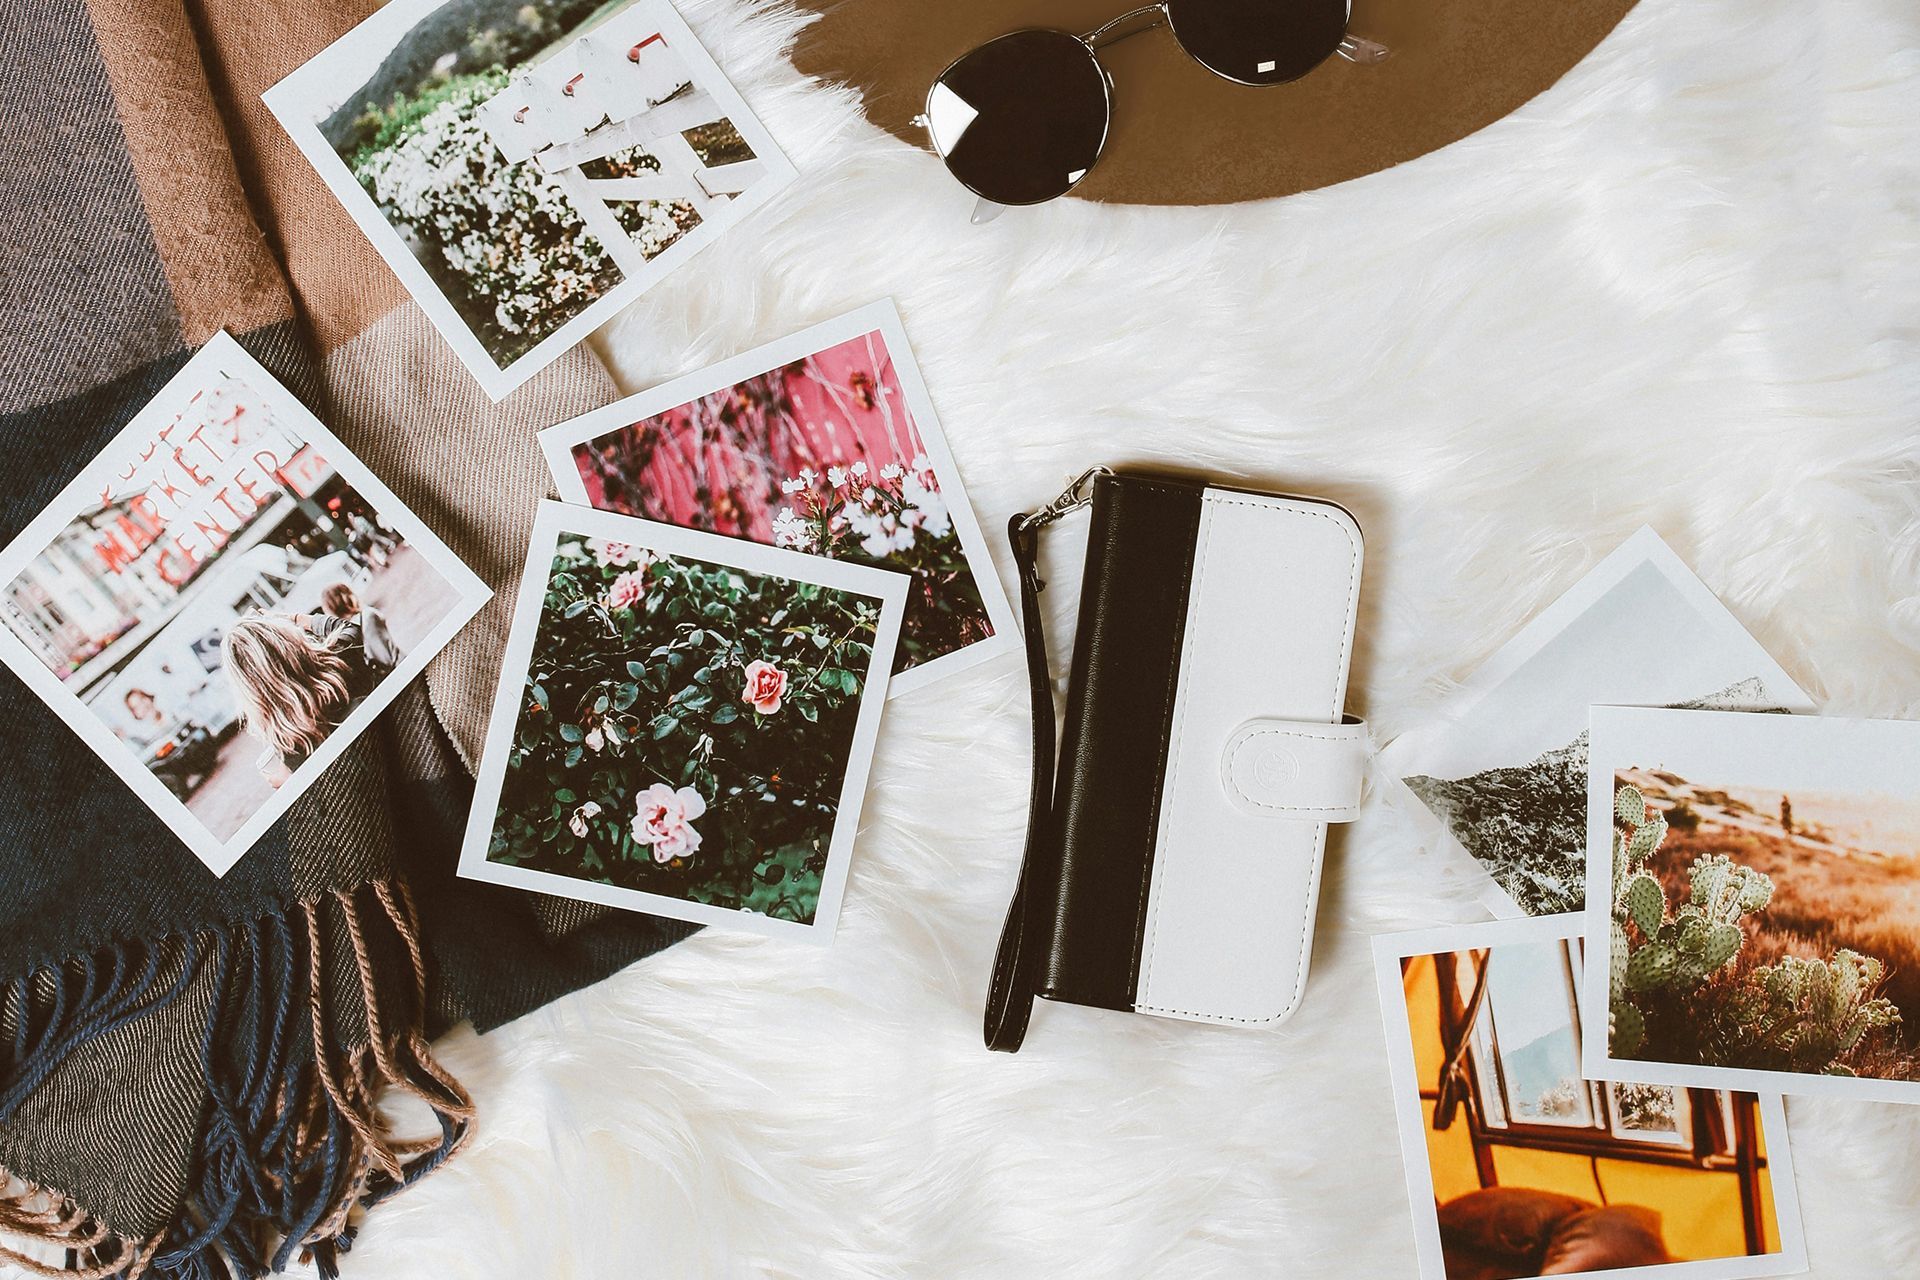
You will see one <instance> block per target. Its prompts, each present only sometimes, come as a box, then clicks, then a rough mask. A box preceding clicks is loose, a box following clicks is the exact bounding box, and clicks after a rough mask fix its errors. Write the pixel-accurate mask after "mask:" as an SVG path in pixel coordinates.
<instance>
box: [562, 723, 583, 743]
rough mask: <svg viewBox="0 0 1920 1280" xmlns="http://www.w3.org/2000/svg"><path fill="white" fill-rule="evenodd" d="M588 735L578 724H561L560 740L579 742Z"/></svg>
mask: <svg viewBox="0 0 1920 1280" xmlns="http://www.w3.org/2000/svg"><path fill="white" fill-rule="evenodd" d="M586 736H587V731H586V730H585V729H582V728H581V727H580V726H579V725H577V724H563V725H561V726H560V740H561V741H562V742H578V741H580V740H581V739H582V738H584V737H586Z"/></svg>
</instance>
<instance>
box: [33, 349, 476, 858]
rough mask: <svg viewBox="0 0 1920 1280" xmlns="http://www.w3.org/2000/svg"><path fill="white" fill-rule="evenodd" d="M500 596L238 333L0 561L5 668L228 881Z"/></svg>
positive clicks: (186, 372) (167, 394)
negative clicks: (322, 775)
mask: <svg viewBox="0 0 1920 1280" xmlns="http://www.w3.org/2000/svg"><path fill="white" fill-rule="evenodd" d="M490 594H491V593H490V592H489V591H488V590H487V588H486V585H485V584H484V583H482V582H481V581H480V580H479V578H477V577H475V576H474V574H473V573H472V572H471V571H470V570H468V569H467V567H466V566H465V565H463V564H461V563H460V562H459V560H458V559H456V558H455V557H454V555H453V553H452V552H451V551H450V550H448V549H447V547H446V545H445V544H443V543H442V542H440V541H439V539H437V538H435V537H434V535H433V534H432V532H431V531H430V530H428V529H427V528H426V526H425V525H423V524H422V523H421V522H420V521H419V520H418V519H417V518H415V517H414V515H413V514H412V512H410V511H408V510H407V509H406V508H405V507H404V506H402V505H401V503H400V500H399V499H398V498H397V497H395V496H394V495H393V493H392V492H390V491H389V490H388V489H387V488H386V487H385V486H384V485H382V484H381V483H380V481H379V480H378V479H376V478H375V477H374V476H373V475H372V473H370V472H369V471H368V470H367V468H366V467H365V466H364V465H363V464H362V463H361V462H360V461H359V460H358V459H357V458H355V457H354V456H353V454H352V453H350V452H348V450H347V448H346V446H345V445H344V444H342V443H341V442H340V441H339V440H338V439H337V438H335V437H334V436H333V434H332V433H331V432H329V431H328V430H327V429H326V428H325V427H324V426H322V425H321V424H320V422H319V421H318V420H317V419H315V418H314V416H313V415H312V414H311V413H309V412H308V411H307V410H306V408H305V407H304V406H303V405H302V404H301V403H300V402H299V401H298V400H296V399H295V398H294V397H293V396H292V395H291V394H289V393H288V392H287V390H286V389H285V388H284V387H282V386H281V385H280V384H279V383H278V382H277V381H276V380H275V379H274V377H273V375H272V374H271V373H269V372H268V371H267V370H266V369H264V368H262V367H261V365H260V364H259V363H258V362H257V361H256V360H254V359H253V358H252V357H251V356H249V355H248V354H247V353H246V351H245V350H243V349H242V348H241V346H240V344H239V343H237V342H235V341H234V340H233V339H232V338H230V337H228V336H227V335H226V334H224V333H221V334H216V335H215V336H214V338H213V340H212V341H210V342H209V343H208V344H207V345H206V346H205V347H204V348H202V349H201V351H200V352H199V354H197V355H196V356H194V357H193V359H191V360H189V361H188V362H187V364H186V365H185V367H184V368H182V369H181V371H180V372H179V373H178V374H177V375H175V376H174V378H173V379H172V380H171V381H170V382H169V383H168V384H167V385H166V386H165V387H164V388H162V390H161V391H160V393H159V394H158V395H157V396H155V397H154V399H153V400H152V401H151V402H149V403H148V404H147V406H146V407H145V408H144V409H142V410H141V412H140V413H139V414H137V415H135V417H134V418H133V420H132V421H131V422H129V423H128V424H127V426H126V427H125V428H124V429H123V430H122V431H121V432H120V433H119V434H118V435H117V436H116V437H115V438H114V440H113V441H112V443H111V444H109V445H108V446H107V447H106V448H105V449H104V450H102V451H101V452H100V454H99V455H98V456H96V457H95V458H94V459H93V460H92V462H90V463H89V464H88V465H87V467H86V468H85V469H84V470H83V471H82V472H81V473H80V474H79V476H77V477H76V478H75V479H74V480H73V482H72V483H71V484H69V485H68V486H67V487H66V489H65V490H64V491H62V492H61V494H60V495H59V496H58V497H57V498H55V499H54V500H53V502H52V503H51V504H49V505H48V507H47V508H46V509H45V510H44V511H43V512H42V513H41V514H40V515H39V516H38V517H37V518H36V519H35V520H34V521H33V523H31V524H30V525H28V526H27V528H26V529H25V530H23V531H22V532H21V533H20V535H19V536H18V537H17V538H15V539H14V540H13V542H11V543H10V544H9V545H8V546H7V548H6V550H5V551H4V552H0V618H3V619H4V622H5V624H6V625H5V626H0V660H4V661H5V662H6V664H7V665H8V666H9V667H11V668H13V670H14V671H15V672H17V673H18V674H19V675H20V677H21V678H22V679H23V680H25V681H26V682H27V684H28V685H29V686H31V687H32V688H33V689H34V691H35V692H36V693H38V694H39V695H40V697H41V698H42V699H43V700H44V701H45V702H46V703H47V704H48V705H49V706H50V707H52V708H53V709H54V710H55V711H56V712H57V713H59V715H60V716H61V718H62V719H64V720H65V721H66V722H67V723H68V724H69V725H70V726H71V727H72V728H73V729H74V731H75V732H77V733H78V734H80V736H81V737H82V738H83V739H84V740H85V741H86V742H88V743H89V744H90V745H91V746H92V747H93V749H94V750H95V751H96V752H98V753H99V755H100V757H101V758H102V759H103V760H105V761H106V762H107V764H108V765H110V766H111V767H112V768H113V770H114V772H115V773H117V774H118V775H119V776H120V777H121V778H122V779H123V780H124V781H125V782H126V783H127V785H128V786H130V787H132V788H133V790H134V791H135V792H136V793H137V794H139V795H140V797H141V798H142V799H143V800H145V801H146V802H147V804H148V805H149V806H151V807H152V808H153V810H154V811H155V812H156V813H158V814H159V815H160V817H161V818H162V819H164V820H165V821H166V823H167V825H168V826H169V827H170V828H171V829H172V830H173V832H174V833H175V834H176V835H178V836H179V837H180V839H181V840H182V841H183V842H184V843H186V845H187V846H188V847H189V848H191V849H192V850H193V851H194V853H195V854H197V855H198V856H199V857H200V859H201V860H202V861H203V862H205V863H206V864H207V866H208V867H210V868H211V869H212V870H213V871H214V872H215V873H216V874H225V872H226V871H227V870H228V868H230V867H231V866H233V864H234V863H235V862H237V861H238V860H239V858H240V856H241V855H242V854H244V853H245V852H246V851H247V849H248V848H249V847H250V846H251V845H252V844H253V843H254V842H255V841H256V840H258V839H259V838H260V837H261V836H262V835H263V834H264V833H265V832H266V831H267V829H268V828H269V827H270V826H272V824H273V823H274V821H275V820H277V819H278V818H279V816H280V815H281V814H282V813H284V812H286V809H287V807H288V806H289V805H290V804H292V803H293V801H294V799H295V798H296V797H298V796H299V795H300V793H301V792H303V791H304V790H306V788H307V787H309V786H310V785H312V783H313V781H314V779H315V778H317V777H319V775H320V773H321V772H322V771H324V770H325V769H326V767H327V765H328V764H329V763H331V762H332V761H333V759H334V758H335V757H337V756H338V755H339V754H340V752H341V751H342V750H344V749H345V747H346V745H347V743H349V742H350V741H352V739H353V738H354V737H355V736H356V735H357V734H358V733H360V731H361V730H363V729H364V728H366V726H367V725H368V724H370V723H371V722H372V719H373V717H374V716H375V715H376V714H378V712H379V711H380V710H381V709H383V708H384V707H385V706H386V705H387V704H388V703H389V702H391V701H392V700H393V698H394V697H395V695H397V694H398V693H399V692H400V690H401V689H402V688H404V687H405V686H406V684H407V683H408V682H409V681H411V680H412V679H413V678H414V677H415V676H417V675H419V674H420V672H421V671H422V670H423V669H424V668H425V667H426V664H427V662H428V660H429V659H431V658H432V657H433V656H434V654H436V653H438V652H439V651H440V650H441V649H442V648H444V647H445V646H446V644H447V642H448V641H449V640H451V639H452V638H453V636H454V634H455V633H456V632H457V631H459V629H460V628H461V627H462V626H463V625H464V624H465V623H466V621H467V620H468V619H469V618H471V617H472V616H473V615H474V613H475V612H476V611H477V610H478V609H479V608H480V606H481V605H482V604H484V603H485V602H486V601H487V599H488V597H489V596H490Z"/></svg>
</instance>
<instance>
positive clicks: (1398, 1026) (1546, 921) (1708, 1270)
mask: <svg viewBox="0 0 1920 1280" xmlns="http://www.w3.org/2000/svg"><path fill="white" fill-rule="evenodd" d="M1580 925H1581V918H1580V916H1579V914H1578V913H1572V912H1570V913H1567V914H1563V915H1552V916H1522V917H1519V918H1518V919H1512V920H1491V921H1485V922H1482V923H1479V924H1464V925H1449V926H1445V927H1442V928H1436V929H1420V930H1416V931H1413V932H1409V933H1388V934H1376V935H1375V936H1374V939H1373V963H1374V978H1375V981H1376V983H1377V984H1378V986H1379V990H1380V1016H1381V1019H1382V1021H1383V1022H1384V1023H1385V1026H1386V1035H1387V1073H1388V1076H1389V1078H1390V1079H1391V1081H1392V1088H1393V1111H1394V1119H1395V1121H1396V1124H1397V1127H1398V1129H1399V1132H1400V1163H1401V1165H1402V1167H1403V1168H1404V1171H1405V1173H1406V1183H1407V1197H1408V1200H1409V1201H1410V1202H1411V1204H1412V1208H1413V1238H1414V1251H1415V1253H1416V1255H1417V1256H1418V1258H1419V1264H1420V1278H1421V1280H1447V1270H1446V1262H1445V1257H1444V1255H1443V1253H1442V1251H1441V1247H1440V1219H1439V1217H1438V1215H1437V1214H1436V1213H1435V1212H1434V1210H1433V1209H1432V1207H1431V1206H1432V1205H1433V1203H1434V1192H1433V1169H1432V1166H1431V1165H1430V1164H1429V1163H1428V1158H1427V1140H1426V1127H1425V1125H1426V1120H1425V1117H1424V1115H1423V1114H1422V1112H1421V1109H1420V1080H1419V1073H1418V1071H1417V1070H1416V1069H1415V1067H1414V1061H1413V1026H1412V1023H1411V1021H1410V1020H1409V1018H1408V1016H1407V1002H1406V994H1405V987H1404V985H1403V981H1402V978H1401V973H1400V962H1401V961H1402V960H1403V959H1405V958H1407V957H1410V956H1425V955H1436V954H1438V953H1440V952H1444V951H1463V950H1471V949H1475V948H1480V947H1497V946H1508V945H1512V944H1514V943H1528V942H1555V941H1561V940H1565V939H1576V938H1579V937H1580ZM1597 967H1598V966H1595V965H1591V964H1590V965H1587V966H1586V968H1587V969H1588V970H1593V969H1595V968H1597ZM1581 1040H1582V1042H1583V1043H1584V1042H1585V1041H1586V1031H1585V1028H1584V1026H1583V1027H1582V1029H1581ZM1583 1073H1585V1074H1587V1075H1588V1076H1589V1078H1592V1079H1599V1078H1600V1077H1597V1076H1593V1075H1592V1074H1591V1073H1590V1072H1585V1069H1584V1067H1583ZM1634 1079H1635V1080H1636V1081H1638V1080H1639V1077H1634ZM1644 1083H1649V1084H1653V1083H1661V1082H1659V1081H1645V1082H1644ZM1713 1087H1715V1088H1723V1089H1724V1088H1741V1089H1748V1091H1750V1092H1752V1091H1753V1090H1751V1089H1750V1088H1748V1087H1747V1086H1737V1085H1725V1084H1716V1085H1714V1086H1713ZM1758 1092H1759V1102H1760V1123H1761V1126H1762V1132H1763V1134H1764V1135H1765V1138H1766V1144H1767V1171H1768V1175H1769V1177H1770V1179H1771V1181H1772V1184H1773V1208H1774V1220H1775V1225H1776V1226H1777V1227H1778V1229H1779V1232H1780V1248H1779V1249H1778V1250H1776V1251H1775V1252H1773V1253H1761V1254H1746V1255H1743V1256H1740V1257H1731V1258H1701V1259H1697V1260H1695V1261H1692V1262H1665V1263H1655V1264H1652V1265H1648V1266H1640V1267H1609V1268H1607V1269H1605V1270H1602V1271H1580V1272H1574V1273H1570V1274H1574V1275H1580V1276H1588V1277H1603V1276H1604V1277H1618V1278H1619V1280H1756V1278H1758V1277H1764V1276H1787V1275H1795V1274H1797V1273H1799V1272H1802V1271H1805V1270H1806V1269H1807V1241H1806V1235H1805V1232H1804V1230H1803V1228H1802V1224H1801V1221H1800V1190H1799V1186H1798V1183H1797V1182H1796V1181H1795V1178H1794V1171H1793V1154H1792V1151H1791V1148H1790V1145H1789V1141H1788V1136H1787V1113H1786V1107H1785V1106H1784V1105H1783V1104H1782V1102H1781V1100H1780V1095H1779V1094H1777V1093H1770V1092H1767V1091H1765V1090H1761V1091H1758Z"/></svg>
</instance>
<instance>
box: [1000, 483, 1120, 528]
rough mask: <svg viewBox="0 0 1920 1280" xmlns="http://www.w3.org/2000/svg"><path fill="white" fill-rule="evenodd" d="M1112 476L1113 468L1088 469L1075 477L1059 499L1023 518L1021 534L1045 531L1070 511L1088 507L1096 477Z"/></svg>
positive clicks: (1021, 519) (1021, 520)
mask: <svg viewBox="0 0 1920 1280" xmlns="http://www.w3.org/2000/svg"><path fill="white" fill-rule="evenodd" d="M1112 474H1113V468H1112V467H1088V468H1087V469H1086V470H1085V471H1082V472H1081V473H1080V474H1079V475H1078V476H1076V477H1074V480H1073V483H1071V484H1069V485H1068V486H1067V487H1066V488H1065V489H1063V490H1061V491H1060V496H1059V497H1057V498H1055V499H1054V500H1053V501H1052V502H1049V503H1048V504H1047V505H1046V506H1044V507H1042V508H1040V509H1039V510H1038V511H1035V512H1032V513H1030V514H1028V515H1025V516H1022V517H1021V518H1020V530H1021V532H1022V533H1027V532H1031V531H1032V530H1035V529H1043V528H1045V527H1046V526H1048V525H1050V524H1052V523H1053V522H1054V521H1055V520H1058V519H1059V518H1060V517H1061V516H1064V515H1066V514H1067V513H1068V512H1069V511H1078V510H1079V509H1080V508H1081V507H1084V506H1086V505H1087V504H1088V503H1089V502H1092V501H1093V481H1094V478H1095V477H1096V476H1110V475H1112Z"/></svg>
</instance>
